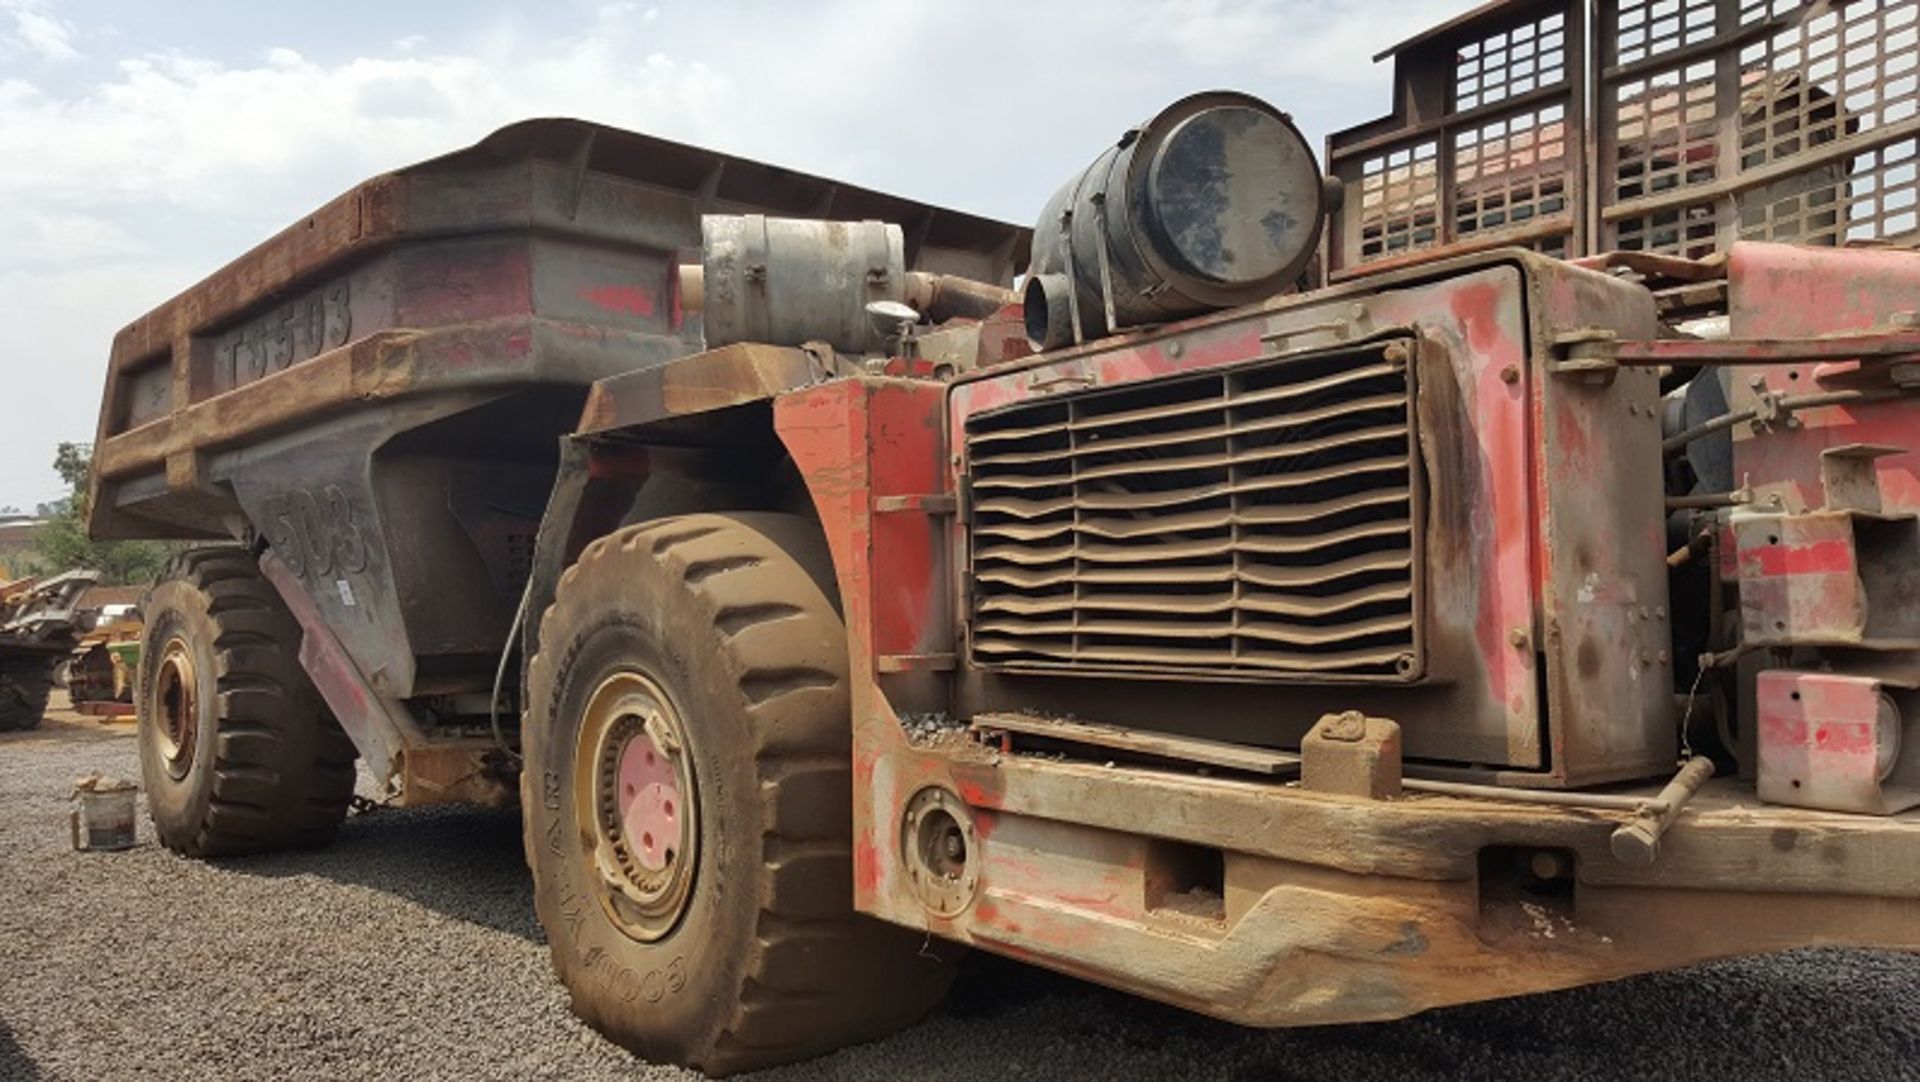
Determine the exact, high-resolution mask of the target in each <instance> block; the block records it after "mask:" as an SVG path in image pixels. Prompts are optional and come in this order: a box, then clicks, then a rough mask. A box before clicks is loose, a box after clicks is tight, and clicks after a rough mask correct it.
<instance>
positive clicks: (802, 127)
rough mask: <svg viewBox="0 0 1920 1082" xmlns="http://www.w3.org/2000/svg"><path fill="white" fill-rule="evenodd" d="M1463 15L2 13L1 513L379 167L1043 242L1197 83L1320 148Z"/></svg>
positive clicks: (1324, 9) (1152, 6)
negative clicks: (642, 179)
mask: <svg viewBox="0 0 1920 1082" xmlns="http://www.w3.org/2000/svg"><path fill="white" fill-rule="evenodd" d="M1473 2H1474V0H1191V2H1181V0H1099V2H1086V3H1080V4H1069V3H1050V2H1046V0H1021V2H1011V3H1009V2H1000V0H978V2H971V3H970V2H963V0H815V2H805V3H802V2H786V3H776V2H771V0H767V2H751V0H738V2H736V0H689V2H684V3H675V2H672V0H652V2H613V3H608V2H577V0H546V2H544V3H540V4H510V3H498V2H496V3H488V2H485V0H467V2H456V0H430V2H428V0H421V2H396V0H384V2H368V0H328V2H327V3H324V4H306V3H301V4H291V3H260V2H244V3H242V2H231V3H215V2H190V0H188V2H179V3H164V4H162V3H153V2H151V0H96V2H91V3H83V2H75V3H61V2H58V0H0V328H4V333H5V336H6V337H5V344H4V347H0V508H5V507H7V506H9V505H13V506H18V507H21V508H23V509H26V510H31V509H32V508H33V506H34V504H36V503H39V502H42V501H47V500H52V499H55V498H57V497H59V496H61V495H63V494H64V492H63V489H62V486H61V483H60V481H59V479H58V478H57V477H56V476H55V475H54V473H53V470H52V468H51V463H52V461H53V454H54V448H55V446H56V445H57V444H58V443H59V442H60V441H62V440H75V441H86V440H91V439H92V438H93V433H94V423H95V417H96V410H97V408H98V404H99V396H100V389H101V385H102V382H103V380H104V378H105V373H106V360H107V350H108V347H109V345H110V344H111V342H112V338H113V334H114V332H115V331H117V330H118V329H119V328H120V327H122V326H124V325H126V324H127V323H128V322H130V321H132V320H133V319H134V318H136V317H138V316H140V315H141V314H143V313H144V312H146V311H147V310H149V309H151V308H152V307H154V306H155V305H157V304H159V303H160V302H162V301H164V300H166V299H167V298H168V297H171V296H173V295H174V294H176V293H179V292H181V291H182V290H184V289H186V288H188V287H189V286H191V285H192V284H193V283H194V282H196V281H198V280H199V279H201V278H203V277H205V276H206V275H207V274H208V273H210V272H212V271H213V270H215V269H217V268H218V267H220V266H221V265H222V264H224V263H226V262H227V261H228V260H230V259H232V258H233V257H234V256H237V255H239V254H240V253H241V252H243V251H245V250H246V249H248V248H250V247H252V246H253V245H254V244H256V243H258V242H259V241H261V240H263V239H265V238H266V237H267V236H269V235H270V234H272V233H274V232H277V231H278V230H279V229H280V228H281V227H283V226H285V225H287V224H288V223H290V222H292V221H293V220H294V219H295V218H297V217H299V216H300V215H303V214H305V213H306V212H308V211H310V210H312V209H313V208H315V207H317V206H319V205H320V204H321V203H323V202H325V201H326V200H328V199H330V198H332V197H333V196H335V195H337V194H339V193H340V192H342V191H344V190H346V189H347V188H350V187H352V186H353V185H354V184H355V183H357V182H359V181H360V180H362V179H365V178H366V177H368V176H371V175H373V174H375V173H380V172H384V171H386V170H389V169H393V168H396V167H399V166H402V165H406V164H409V163H411V162H415V161H419V160H422V159H425V158H430V157H433V156H435V155H438V154H441V153H444V152H446V151H449V150H453V149H455V148H457V147H461V146H465V145H468V144H470V143H473V142H475V141H477V140H478V139H480V138H481V137H483V136H484V135H486V134H487V133H488V132H490V131H492V130H494V129H496V128H498V127H501V126H503V125H506V124H508V123H511V122H513V121H516V120H522V119H525V118H528V117H534V116H575V117H581V118H584V119H588V120H594V121H598V122H600V123H604V124H611V125H615V126H618V127H625V128H631V129H635V130H638V131H644V132H647V133H649V134H653V135H660V136H664V137H667V138H670V139H676V140H680V141H682V142H689V143H696V144H699V145H703V146H707V147H711V148H713V149H716V150H722V151H726V152H728V153H732V154H737V155H741V156H744V157H748V158H756V159H760V160H763V161H769V162H773V163H776V164H779V165H785V166H789V167H793V168H797V169H802V170H806V171H809V172H813V173H819V174H822V175H825V176H829V177H835V178H838V179H842V180H846V181H849V182H852V183H856V184H861V185H865V186H867V187H871V188H878V189H880V190H882V191H888V192H893V193H896V194H899V195H902V196H907V197H910V198H914V199H919V200H923V201H926V202H931V203H936V204H940V205H945V206H950V207H954V208H958V209H961V210H968V211H972V212H975V213H978V214H985V215H989V216H992V217H999V218H1004V219H1007V220H1010V221H1014V222H1020V223H1023V224H1026V223H1031V221H1032V220H1033V218H1034V216H1035V215H1036V214H1038V212H1039V210H1040V207H1041V205H1042V203H1044V202H1045V200H1046V198H1047V196H1048V195H1050V194H1051V193H1052V191H1053V190H1054V189H1055V188H1056V187H1058V186H1059V184H1061V183H1062V182H1064V181H1065V180H1066V179H1067V178H1069V177H1070V176H1072V175H1073V174H1074V173H1076V172H1077V171H1078V170H1079V169H1081V168H1082V167H1083V166H1084V165H1086V163H1087V162H1089V161H1091V160H1092V158H1093V157H1094V156H1095V155H1096V154H1098V153H1099V151H1100V150H1101V148H1102V147H1103V146H1105V145H1106V143H1107V142H1108V141H1109V140H1110V139H1112V138H1113V137H1114V136H1116V135H1118V134H1119V133H1120V132H1121V131H1122V130H1124V129H1125V128H1126V127H1127V126H1128V125H1130V124H1132V123H1135V122H1137V121H1139V120H1142V119H1145V118H1146V117H1148V116H1150V115H1152V114H1153V113H1154V112H1156V111H1157V110H1158V109H1159V108H1160V107H1162V106H1164V105H1166V104H1168V103H1170V102H1172V101H1174V100H1175V99H1177V98H1179V97H1182V96H1184V95H1186V94H1189V93H1192V92H1194V91H1197V90H1208V89H1235V90H1243V91H1247V92H1250V93H1253V94H1256V95H1258V96H1260V97H1263V98H1265V99H1267V100H1268V101H1271V102H1273V103H1274V104H1275V105H1277V106H1279V107H1280V108H1282V109H1285V110H1287V111H1289V112H1290V113H1292V115H1293V117H1294V120H1295V122H1296V123H1297V124H1298V125H1299V126H1300V127H1301V129H1302V130H1303V131H1304V132H1305V133H1306V135H1307V137H1308V138H1309V139H1310V140H1311V141H1312V143H1313V145H1314V146H1315V147H1316V148H1318V147H1321V146H1322V145H1323V140H1324V137H1325V136H1326V134H1327V133H1328V132H1329V131H1334V130H1338V129H1340V128H1343V127H1346V126H1349V125H1352V124H1356V123H1360V122H1362V121H1366V120H1370V119H1373V118H1374V117H1377V116H1379V115H1381V114H1383V113H1385V112H1386V111H1387V108H1388V104H1389V99H1388V83H1389V80H1390V77H1391V67H1392V65H1391V64H1390V63H1388V64H1374V63H1372V62H1371V59H1370V58H1371V57H1372V56H1373V54H1374V53H1376V52H1378V51H1380V50H1381V49H1382V48H1385V47H1387V46H1389V45H1391V44H1393V43H1394V42H1396V41H1398V40H1401V39H1403V38H1405V37H1408V36H1411V35H1412V34H1414V33H1417V32H1418V31H1420V30H1421V29H1423V28H1425V27H1427V26H1430V25H1432V24H1434V23H1437V22H1439V21H1441V20H1443V19H1445V18H1447V17H1449V16H1451V15H1453V14H1456V13H1458V12H1459V11H1462V10H1465V9H1466V8H1467V7H1469V6H1471V5H1472V3H1473Z"/></svg>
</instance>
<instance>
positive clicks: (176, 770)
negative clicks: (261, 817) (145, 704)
mask: <svg viewBox="0 0 1920 1082" xmlns="http://www.w3.org/2000/svg"><path fill="white" fill-rule="evenodd" d="M198 687H199V685H198V684H197V683H196V682H195V680H194V673H193V651H192V650H191V649H190V648H189V647H188V646H187V643H186V641H185V640H184V639H178V638H173V639H168V640H167V644H166V646H164V647H162V648H161V652H160V664H159V666H158V667H156V668H155V669H154V676H153V700H152V703H151V704H150V705H151V707H152V712H153V719H154V723H155V724H154V729H155V731H156V732H157V733H158V734H159V737H160V756H161V758H162V759H163V760H164V761H165V762H166V764H167V774H168V775H169V776H170V777H172V778H174V779H175V780H178V779H180V778H184V777H186V776H187V771H188V769H190V768H191V767H192V766H193V746H194V744H195V742H196V741H197V740H198V738H199V735H200V703H199V695H198V694H197V691H196V689H197V688H198Z"/></svg>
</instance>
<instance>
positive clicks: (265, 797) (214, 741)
mask: <svg viewBox="0 0 1920 1082" xmlns="http://www.w3.org/2000/svg"><path fill="white" fill-rule="evenodd" d="M141 608H142V611H143V612H144V613H145V615H146V629H145V631H144V633H143V634H142V637H141V642H140V671H139V679H138V681H137V682H136V684H135V693H134V700H135V702H136V704H137V711H138V715H139V736H140V772H141V776H142V778H143V779H144V780H145V783H146V790H147V805H148V808H149V810H150V812H151V813H152V815H153V825H154V832H155V833H156V834H157V835H158V836H159V839H160V843H161V844H162V845H164V846H166V847H167V848H169V849H172V850H174V851H176V852H179V853H184V854H186V855H188V856H195V857H211V856H232V855H237V854H241V853H259V852H266V851H270V850H275V849H292V848H303V847H309V846H315V845H322V844H325V843H326V842H328V841H330V840H332V838H333V835H334V831H335V830H336V828H338V827H339V825H340V821H341V820H342V819H344V818H346V814H347V804H348V801H350V800H351V799H352V797H353V783H354V749H353V745H352V743H351V742H349V741H348V740H347V736H346V734H345V733H344V732H342V731H341V729H340V725H339V723H338V722H336V721H335V720H334V718H333V715H332V713H330V712H329V711H328V710H327V708H326V705H325V704H324V703H322V702H321V700H320V695H319V692H317V691H316V690H315V689H314V687H313V683H312V681H311V680H309V679H308V678H307V674H306V672H305V671H303V670H302V669H301V668H300V663H299V660H298V658H299V652H300V639H301V631H300V625H299V623H298V622H296V621H295V620H294V618H293V614H292V613H290V612H288V611H287V607H286V604H285V603H284V602H282V601H281V600H280V596H279V594H277V593H275V592H274V589H273V586H272V584H270V583H269V582H268V581H267V580H266V578H265V576H264V575H262V574H261V572H260V566H259V564H258V563H256V562H255V561H254V559H253V557H252V556H250V555H249V554H248V553H247V552H245V551H244V550H242V549H238V548H209V549H195V550H193V551H190V552H186V553H183V554H181V555H180V556H179V557H178V558H176V559H175V560H174V561H173V563H172V564H171V565H170V566H169V567H168V569H167V572H166V573H165V574H163V575H162V576H161V579H160V582H159V584H158V585H156V586H155V587H154V588H153V591H152V592H151V593H149V594H148V595H147V600H146V602H145V603H144V604H143V605H142V607H141Z"/></svg>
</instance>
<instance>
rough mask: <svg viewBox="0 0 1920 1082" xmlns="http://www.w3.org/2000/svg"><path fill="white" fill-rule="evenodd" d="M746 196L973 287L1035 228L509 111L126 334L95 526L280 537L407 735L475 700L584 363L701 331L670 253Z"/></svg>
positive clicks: (99, 454)
mask: <svg viewBox="0 0 1920 1082" xmlns="http://www.w3.org/2000/svg"><path fill="white" fill-rule="evenodd" d="M740 210H746V211H750V212H760V213H769V214H786V215H807V216H816V217H829V218H839V219H883V220H886V221H889V222H895V223H899V224H900V225H902V226H903V227H904V234H905V236H906V238H907V239H906V243H905V250H904V257H905V265H906V267H907V268H909V269H913V270H927V271H938V272H946V273H953V274H960V275H965V276H967V277H970V278H975V279H981V280H985V281H1010V280H1011V277H1012V275H1013V273H1014V270H1015V268H1016V260H1017V259H1018V258H1020V257H1021V256H1022V255H1023V254H1024V252H1025V249H1026V246H1027V241H1028V233H1027V231H1026V230H1025V229H1022V228H1020V227H1017V226H1013V225H1008V224H1005V223H1000V222H994V221H990V220H988V219H985V218H979V217H975V216H972V215H968V214H962V213H959V212H956V211H950V210H944V209H941V208H937V207H932V206H929V205H927V204H924V203H916V202H912V201H909V200H905V199H898V198H894V197H892V196H887V195H882V194H880V193H878V192H873V191H868V190H866V189H863V188H857V187H853V186H851V185H844V184H839V183H836V182H834V181H829V180H824V179H821V178H819V177H813V176H808V175H806V174H804V173H797V172H793V171H790V170H785V169H779V168H776V167H773V166H769V165H762V164H759V163H757V162H750V161H746V160H743V159H739V158H733V157H729V156H727V155H724V154H717V153H714V152H712V151H707V150H700V149H697V148H694V147H689V146H684V145H681V144H678V143H673V142H668V141H666V140H662V139H655V138H651V137H648V136H643V135H638V134H635V133H633V132H627V131H620V130H617V129H613V128H607V127H601V126H597V125H593V124H587V123H583V122H580V121H575V120H533V121H527V122H525V123H521V124H516V125H514V126H512V127H509V128H505V129H503V130H501V131H499V132H497V133H495V134H494V135H492V136H490V137H488V138H487V139H485V140H483V141H482V142H480V143H479V144H477V145H475V146H473V147H469V148H467V149H465V150H461V151H458V152H456V153H453V154H449V155H447V156H445V157H441V158H436V159H433V160H431V161H428V162H424V163H422V164H419V165H415V166H412V167H410V168H407V169H402V170H399V171H397V172H393V173H388V174H385V175H382V176H378V177H374V178H373V179H371V180H368V181H366V182H365V183H363V184H360V185H359V186H357V187H355V188H354V189H353V190H351V191H349V192H347V193H346V194H344V195H342V196H340V197H339V198H337V199H335V200H333V201H332V202H330V203H328V204H327V205H326V206H323V207H321V208H320V209H319V210H317V211H315V212H314V213H313V214H311V215H310V216H308V217H306V218H305V219H303V220H301V221H298V222H295V223H294V224H293V225H292V226H291V227H289V228H288V229H286V230H283V231H282V232H281V233H280V234H279V235H278V236H275V237H274V238H272V239H271V240H269V241H267V242H266V243H265V244H262V245H261V246H259V247H258V248H255V249H254V250H253V251H251V252H248V253H247V254H245V255H243V256H241V257H240V258H239V259H237V260H235V261H234V262H232V263H230V264H228V265H227V266H226V267H224V268H222V269H221V270H219V271H218V272H216V273H214V274H213V275H212V276H210V277H208V278H207V279H206V280H205V281H203V282H201V283H199V284H198V285H196V286H194V287H193V288H191V289H189V290H187V291H186V292H185V293H183V294H181V295H180V296H178V297H176V298H174V299H173V300H171V301H169V302H167V303H166V304H163V305H161V306H160V307H159V308H157V309H155V310H154V311H153V312H151V313H149V314H148V315H146V316H144V317H142V318H141V319H139V320H136V321H135V322H134V323H133V324H132V325H130V326H129V327H127V328H126V329H125V330H123V331H122V332H120V334H119V336H118V337H117V338H116V339H115V340H114V345H113V354H112V359H111V363H110V368H109V373H108V378H107V386H106V393H105V397H104V402H103V406H102V410H101V416H100V426H99V435H98V439H97V440H96V443H95V449H94V464H93V492H92V499H91V502H90V505H89V506H90V522H89V528H90V530H91V531H92V533H93V534H94V535H95V536H96V537H102V538H133V537H162V538H164V537H178V538H221V539H226V538H232V539H237V540H242V541H249V542H251V541H253V540H254V539H256V538H264V539H265V541H266V542H267V543H268V545H269V546H270V547H271V549H272V550H273V552H274V554H275V556H276V557H277V558H278V561H279V564H280V566H281V567H282V568H283V569H284V571H285V572H286V576H287V578H286V580H285V581H284V582H281V583H280V584H279V585H278V587H277V588H278V589H279V591H280V592H281V593H282V595H283V596H286V597H287V600H288V604H289V605H291V606H292V607H293V610H294V611H295V612H297V613H303V614H304V617H303V619H304V620H305V621H306V623H307V624H308V626H307V629H306V642H307V644H308V646H309V648H310V649H312V650H315V651H323V652H324V651H330V650H332V649H333V648H334V645H335V644H336V643H337V646H338V652H337V654H334V655H333V656H334V657H335V659H336V661H335V663H334V664H333V665H332V668H331V669H329V670H327V671H329V672H331V673H333V674H334V675H335V676H337V677H338V678H339V680H338V687H335V686H334V685H333V684H332V683H330V682H329V680H328V679H327V678H325V677H323V678H321V680H320V682H321V686H322V687H323V689H325V688H331V689H332V690H331V691H330V692H329V695H330V700H331V698H339V699H340V701H339V702H338V703H337V704H336V709H337V710H338V711H339V712H341V713H342V715H343V717H348V718H354V719H358V718H360V717H363V716H365V715H367V713H368V711H367V710H365V709H362V708H361V706H360V705H357V704H363V703H364V702H366V701H370V698H377V699H379V700H381V701H385V702H387V703H388V704H389V708H388V710H387V713H388V714H390V715H391V716H393V717H395V718H396V719H398V720H397V721H396V726H397V728H398V730H399V731H400V732H401V733H403V734H407V735H405V738H404V739H402V740H400V743H402V744H413V743H419V742H420V741H421V740H422V739H423V737H422V735H421V734H420V733H418V732H417V731H416V722H415V721H412V720H408V719H409V718H413V719H418V718H422V717H431V718H437V719H443V720H444V719H453V718H457V717H466V718H472V717H473V716H474V715H475V713H476V712H478V713H479V715H480V716H481V717H484V716H485V711H486V702H487V700H486V699H485V698H478V699H476V698H475V697H476V696H481V695H483V693H484V692H485V689H486V688H488V687H489V685H490V683H491V680H492V674H493V671H494V662H495V660H496V659H497V658H498V656H499V653H500V650H501V648H502V647H503V646H504V645H505V643H506V641H507V627H508V625H509V623H510V622H511V619H512V615H513V612H514V608H515V604H516V602H517V600H518V598H519V596H520V594H521V591H522V589H523V587H524V584H525V581H526V572H527V567H528V564H529V561H530V559H531V554H532V549H533V538H534V534H535V531H536V530H537V528H538V525H539V521H540V515H541V512H542V511H543V509H544V508H545V506H546V503H547V497H548V494H549V492H550V491H551V488H552V484H553V475H554V470H555V468H556V465H557V462H558V440H559V437H560V436H561V435H562V434H564V433H566V432H569V431H572V430H573V428H574V427H575V424H576V423H577V421H578V419H579V416H580V409H581V406H582V404H583V403H584V401H585V398H586V394H587V389H588V387H589V386H590V385H591V384H592V383H593V382H594V381H595V380H596V379H599V378H601V377H604V376H609V375H614V374H617V373H621V372H627V371H632V370H635V369H643V368H648V367H651V366H653V365H658V364H662V363H664V362H666V361H668V360H670V359H672V358H675V357H679V356H683V355H685V354H688V353H692V352H694V351H696V350H698V349H700V348H702V346H703V344H704V343H703V333H702V325H701V321H700V318H699V316H698V315H697V313H693V312H689V311H687V310H685V309H684V308H683V306H682V305H681V304H680V298H679V296H678V293H677V290H678V274H677V269H678V267H679V265H680V264H681V263H683V262H685V261H688V260H695V259H697V258H698V252H699V246H700V221H701V217H702V215H704V214H708V213H714V212H721V211H740ZM316 664H318V663H316ZM342 688H345V689H351V690H349V691H342V690H340V689H342ZM340 696H345V697H344V698H341V697H340ZM424 696H436V697H438V698H437V699H436V701H434V702H433V703H417V704H416V706H418V707H420V709H414V708H402V707H399V706H397V705H394V704H395V703H396V702H397V701H400V700H418V699H421V698H422V697H424ZM462 697H464V698H462ZM354 735H355V738H356V740H359V741H361V742H362V744H361V751H362V753H363V754H366V755H368V757H369V758H370V759H372V760H375V761H385V760H386V759H388V758H390V754H389V753H390V752H391V751H392V750H393V749H392V746H391V743H392V742H391V741H373V740H370V739H366V734H364V733H357V732H356V733H354Z"/></svg>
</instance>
